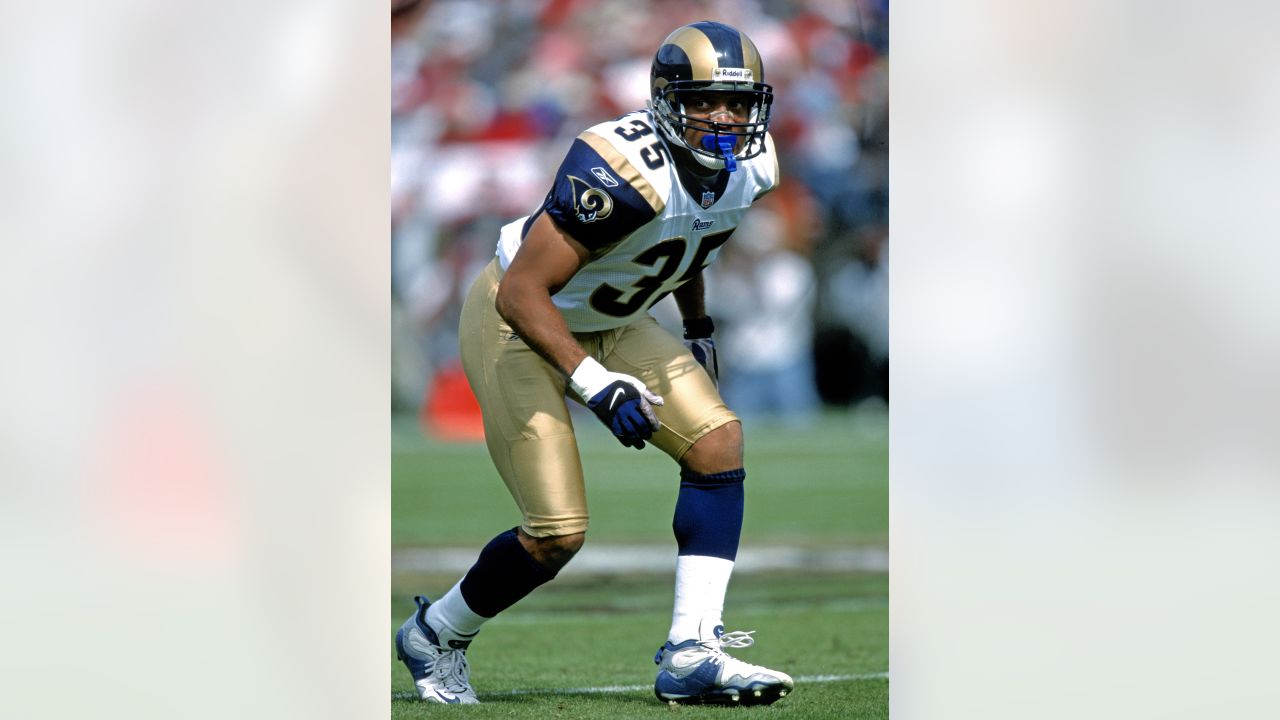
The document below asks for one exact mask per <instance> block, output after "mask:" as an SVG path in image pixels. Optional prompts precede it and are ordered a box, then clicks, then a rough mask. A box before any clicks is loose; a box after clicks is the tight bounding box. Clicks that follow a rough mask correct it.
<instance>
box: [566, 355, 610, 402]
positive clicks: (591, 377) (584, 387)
mask: <svg viewBox="0 0 1280 720" xmlns="http://www.w3.org/2000/svg"><path fill="white" fill-rule="evenodd" d="M612 375H613V373H611V372H609V371H608V370H606V369H605V367H604V366H603V365H601V364H600V363H598V362H596V360H595V358H592V357H590V356H588V357H586V358H583V360H582V362H581V363H579V364H578V369H577V370H574V371H573V374H572V375H570V376H569V389H570V390H572V391H573V392H574V393H576V394H577V396H578V397H580V398H582V402H584V403H585V402H591V398H593V397H595V396H596V393H598V392H600V391H601V390H603V389H605V387H606V386H607V385H608V384H609V383H611V382H613V380H614V378H613V377H612Z"/></svg>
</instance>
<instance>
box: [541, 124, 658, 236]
mask: <svg viewBox="0 0 1280 720" xmlns="http://www.w3.org/2000/svg"><path fill="white" fill-rule="evenodd" d="M642 117H647V115H646V114H645V113H630V114H628V115H624V116H623V117H621V118H618V119H616V120H612V121H609V122H605V123H600V124H598V125H593V126H592V127H591V128H588V129H587V130H586V131H584V132H582V133H581V134H580V135H578V137H577V138H576V139H575V140H574V141H573V144H572V145H571V146H570V148H569V151H568V153H567V154H566V155H565V158H564V161H563V162H562V163H561V164H560V169H559V171H558V172H557V173H556V178H555V181H554V183H553V186H552V189H551V192H550V193H549V194H548V195H547V199H546V200H545V201H544V202H543V208H544V209H545V210H546V211H547V213H548V214H549V215H550V216H551V218H552V220H554V221H555V222H556V224H557V225H558V226H559V227H560V228H561V229H563V230H565V231H566V232H568V233H569V234H570V235H572V236H573V237H574V239H576V240H577V241H578V242H580V243H582V244H583V245H584V246H586V247H587V248H590V249H593V250H594V249H597V248H601V247H606V246H609V245H611V244H614V243H616V242H617V241H618V240H619V239H621V238H623V237H626V236H627V235H629V234H630V233H632V232H634V231H635V230H637V229H638V228H640V227H641V226H643V225H644V224H645V223H647V222H649V221H651V220H652V219H653V218H654V217H656V216H658V215H659V214H660V213H662V212H663V210H664V208H665V207H666V202H667V198H668V197H669V192H670V182H669V181H668V182H667V183H666V184H663V182H662V180H663V176H662V175H660V174H657V173H654V172H652V169H651V168H649V167H646V165H645V161H644V158H645V157H646V155H645V154H644V153H643V152H641V151H635V150H634V149H632V148H628V147H627V146H626V143H627V138H626V137H624V135H628V133H626V132H624V133H617V132H613V131H614V130H618V129H622V130H624V131H625V130H628V129H630V130H631V131H632V132H631V133H630V134H638V133H640V132H641V131H640V130H639V125H633V124H632V123H631V121H632V120H635V121H637V122H639V121H640V120H639V119H640V118H642ZM646 127H647V128H649V133H648V135H649V136H650V137H655V138H656V133H655V132H654V131H653V130H652V127H651V126H646ZM660 142H661V141H659V143H660ZM664 150H665V146H664Z"/></svg>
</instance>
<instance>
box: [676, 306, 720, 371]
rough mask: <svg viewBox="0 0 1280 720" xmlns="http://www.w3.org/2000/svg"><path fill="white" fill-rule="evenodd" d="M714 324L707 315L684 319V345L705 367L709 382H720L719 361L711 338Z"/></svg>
mask: <svg viewBox="0 0 1280 720" xmlns="http://www.w3.org/2000/svg"><path fill="white" fill-rule="evenodd" d="M715 330H716V325H715V323H713V322H711V318H709V317H701V318H693V319H691V320H690V319H686V320H685V321H684V346H685V347H687V348H689V352H691V353H693V359H694V360H697V361H698V364H699V365H701V366H702V367H703V368H705V369H706V371H707V374H708V375H710V376H711V382H712V383H714V384H715V385H719V384H720V363H719V362H718V360H717V358H716V341H715V340H713V339H712V338H711V333H713V332H715Z"/></svg>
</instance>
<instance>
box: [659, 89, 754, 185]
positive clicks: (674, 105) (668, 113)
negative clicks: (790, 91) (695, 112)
mask: <svg viewBox="0 0 1280 720" xmlns="http://www.w3.org/2000/svg"><path fill="white" fill-rule="evenodd" d="M654 85H655V87H654V88H653V95H652V97H651V98H650V100H649V108H650V110H652V111H653V116H654V120H655V121H656V122H657V124H658V127H659V129H660V130H661V131H662V134H663V135H664V136H665V137H666V139H667V141H668V142H670V143H671V144H673V145H675V146H676V147H680V148H683V149H685V150H687V151H688V152H689V153H690V154H691V155H692V156H693V158H694V159H695V160H697V161H698V163H699V164H701V165H703V166H704V167H707V168H711V169H715V170H719V169H723V168H725V167H726V166H727V165H728V166H729V167H728V169H729V170H730V172H732V171H733V170H734V169H735V168H734V167H733V166H734V165H736V162H735V161H736V160H749V159H751V158H753V157H756V156H757V155H759V154H760V153H762V152H764V136H765V131H766V130H768V128H769V114H770V110H771V108H772V107H773V88H772V87H771V86H769V85H766V84H765V83H748V82H714V83H708V82H705V81H695V80H677V81H674V82H667V83H662V82H661V81H659V82H655V83H654ZM659 85H661V87H658V86H659ZM708 92H721V93H733V94H736V95H740V96H749V97H745V98H743V99H744V100H745V102H744V104H745V105H746V106H747V107H748V108H749V110H748V113H747V119H746V122H717V121H713V120H707V119H704V118H700V117H694V116H692V115H690V114H689V113H688V112H687V110H686V107H685V104H686V103H685V98H686V97H687V96H688V95H689V94H692V93H708ZM688 130H695V131H699V132H702V133H706V134H707V135H708V137H714V138H717V139H718V138H724V137H729V138H732V139H733V141H734V145H733V147H738V143H739V142H741V147H740V148H739V149H737V150H736V152H734V153H733V155H732V160H730V159H728V158H726V153H725V152H724V151H722V150H721V149H720V148H719V147H717V146H716V145H717V144H716V143H714V142H713V143H710V145H711V147H710V148H706V147H699V146H697V145H694V144H692V143H690V142H689V141H688V139H687V138H686V137H685V133H686V131H688Z"/></svg>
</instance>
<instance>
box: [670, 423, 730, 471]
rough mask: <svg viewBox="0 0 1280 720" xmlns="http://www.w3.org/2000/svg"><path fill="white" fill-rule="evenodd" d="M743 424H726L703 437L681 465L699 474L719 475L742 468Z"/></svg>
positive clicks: (686, 454)
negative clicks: (719, 473)
mask: <svg viewBox="0 0 1280 720" xmlns="http://www.w3.org/2000/svg"><path fill="white" fill-rule="evenodd" d="M742 444H743V443H742V423H740V422H738V421H736V420H735V421H733V422H730V423H725V424H724V425H721V426H720V427H718V428H716V429H715V430H712V431H711V432H709V433H707V434H706V435H703V436H702V437H701V438H699V439H698V441H697V442H695V443H694V444H693V447H691V448H689V452H687V453H685V456H684V457H683V458H681V460H680V464H681V465H682V466H683V467H685V468H686V469H688V470H692V471H694V472H697V473H704V474H709V473H718V472H727V471H729V470H736V469H737V468H740V467H742Z"/></svg>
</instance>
